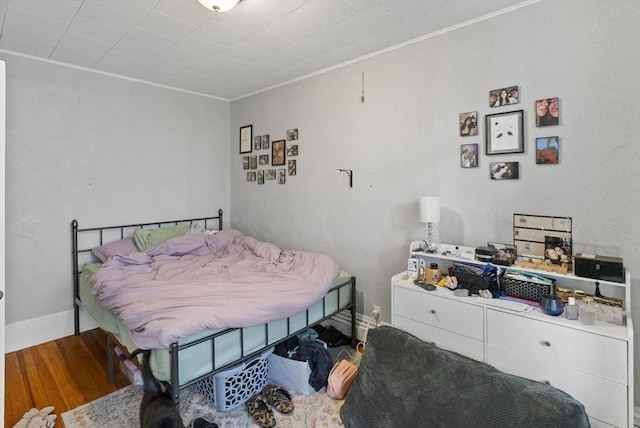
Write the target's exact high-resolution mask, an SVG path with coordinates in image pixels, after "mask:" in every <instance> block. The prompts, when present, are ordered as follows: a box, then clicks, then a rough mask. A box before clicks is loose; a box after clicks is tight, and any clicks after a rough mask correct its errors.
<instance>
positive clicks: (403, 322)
mask: <svg viewBox="0 0 640 428" xmlns="http://www.w3.org/2000/svg"><path fill="white" fill-rule="evenodd" d="M393 326H394V327H396V328H399V329H400V330H404V331H406V332H408V333H411V334H413V335H414V336H416V337H417V338H418V339H422V340H424V341H425V342H429V343H433V344H434V345H436V346H437V347H438V348H442V349H446V350H449V351H453V352H457V353H459V354H462V355H465V356H467V357H469V358H473V359H474V360H478V361H484V342H483V341H481V340H476V339H471V338H470V337H466V336H461V335H459V334H456V333H452V332H450V331H447V330H442V329H441V328H437V327H433V326H430V325H427V324H423V323H420V322H418V321H414V320H412V319H409V318H405V317H403V316H399V315H395V317H394V321H393Z"/></svg>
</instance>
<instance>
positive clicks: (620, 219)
mask: <svg viewBox="0 0 640 428" xmlns="http://www.w3.org/2000/svg"><path fill="white" fill-rule="evenodd" d="M639 52H640V3H639V2H637V1H633V0H631V1H588V2H585V1H564V0H563V1H543V2H541V3H536V4H533V5H530V6H527V7H525V8H522V9H519V10H516V11H513V12H511V13H509V14H504V15H501V16H496V17H494V18H492V19H489V20H486V21H483V22H478V23H475V24H473V25H470V26H467V27H464V28H460V29H458V30H455V31H451V32H447V33H445V34H442V35H440V36H437V37H433V38H430V39H427V40H424V41H421V42H419V43H416V44H413V45H410V46H406V47H403V48H401V49H397V50H394V51H391V52H388V53H385V54H382V55H379V56H375V57H372V58H369V59H364V60H362V61H360V62H358V63H355V64H351V65H348V66H344V67H341V68H339V69H336V70H333V71H330V72H327V73H324V74H322V75H318V76H315V77H312V78H309V79H306V80H303V81H300V82H296V83H292V84H290V85H287V86H284V87H281V88H277V89H274V90H271V91H268V92H265V93H262V94H257V95H254V96H251V97H248V98H245V99H241V100H237V101H235V102H233V103H232V108H231V118H232V120H231V134H232V137H233V136H234V134H236V135H237V130H238V128H239V127H240V126H242V125H246V124H250V123H251V124H253V126H254V133H256V134H270V136H271V140H272V141H273V140H276V139H279V138H283V137H284V132H285V130H287V129H289V128H298V129H299V133H300V139H299V141H298V144H299V149H300V154H299V156H298V158H297V160H298V168H297V169H298V175H297V176H294V177H287V178H288V182H287V184H286V185H278V184H277V183H276V182H273V181H269V182H266V183H265V184H264V185H258V184H256V183H255V182H253V183H250V182H247V181H246V175H245V173H246V171H244V170H243V169H242V156H241V155H238V154H237V147H238V141H237V136H236V137H235V138H232V142H231V153H232V157H231V174H232V181H231V206H232V210H233V212H234V216H233V219H232V226H233V227H236V228H238V229H241V230H243V231H245V232H247V233H250V234H254V235H255V236H257V237H259V238H261V239H264V240H268V241H272V242H275V243H277V244H279V245H280V246H282V247H284V248H298V249H309V250H316V251H322V252H327V253H329V254H332V255H333V256H335V259H336V260H337V261H338V262H339V263H340V264H341V266H342V267H343V268H345V269H347V270H349V271H351V272H352V273H353V274H355V275H356V276H357V277H358V288H359V290H360V291H359V301H358V304H359V305H360V307H359V311H360V312H363V313H365V314H368V313H369V312H370V311H371V309H372V305H373V304H379V305H381V306H382V315H383V316H382V318H383V319H384V320H386V321H389V320H390V316H389V315H390V285H389V280H390V277H391V276H392V275H393V274H394V273H397V272H399V271H402V270H404V269H405V268H406V258H407V255H408V244H409V242H410V241H412V240H416V239H422V238H424V237H425V235H426V232H425V228H424V226H423V225H422V224H420V223H419V222H418V208H417V201H418V198H419V197H420V196H423V195H439V196H440V197H441V201H442V222H441V223H440V224H439V225H438V226H437V228H436V231H437V235H439V237H440V238H441V241H442V242H448V243H458V244H462V245H467V246H478V245H483V244H486V242H487V241H497V242H512V240H513V235H512V225H513V217H512V216H513V214H514V213H530V214H539V215H555V216H571V217H573V225H574V250H575V251H576V252H580V251H588V252H595V253H597V254H603V255H611V256H620V257H623V258H624V261H625V264H626V266H627V268H628V269H629V270H630V271H631V273H632V287H633V291H632V298H633V302H632V306H633V309H634V315H633V318H634V321H635V323H636V326H637V328H636V331H640V324H639V323H638V315H640V308H639V307H638V291H637V289H638V285H639V282H640V281H639V278H640V223H639V221H638V219H639V214H640V166H639V165H640V163H639V162H638V159H639V158H640V149H639V145H638V143H637V140H638V135H637V131H636V128H637V126H636V125H637V121H638V117H639V116H640V102H639V99H640V98H639V97H640V85H639V82H638V76H639V75H640V54H639ZM362 72H364V73H365V97H366V100H365V103H364V104H362V103H361V102H360V94H361V74H362ZM511 85H518V86H519V87H520V98H521V102H520V104H518V105H516V106H515V107H513V110H516V109H524V110H525V138H526V144H525V146H526V151H525V153H524V154H512V155H500V156H485V155H484V138H483V133H484V129H485V127H484V124H483V123H481V126H480V133H479V134H480V135H479V136H478V137H477V138H474V137H465V138H463V137H460V136H459V134H458V125H457V123H458V115H459V113H461V112H468V111H478V112H479V114H480V117H481V118H484V115H486V114H492V113H496V112H500V111H510V110H511V109H510V108H489V107H488V106H487V105H488V92H489V90H491V89H496V88H501V87H506V86H511ZM555 96H557V97H559V98H560V109H561V116H562V122H561V125H560V126H557V127H547V128H536V127H535V122H534V119H535V117H534V102H535V100H537V99H540V98H549V97H555ZM553 135H557V136H559V137H560V142H561V153H560V164H559V165H556V166H550V165H536V164H535V158H534V153H535V149H534V144H535V138H536V137H544V136H553ZM465 143H478V144H480V146H481V147H482V149H481V153H482V156H481V157H480V166H479V168H476V169H462V168H460V161H459V153H460V145H461V144H465ZM254 154H255V153H254ZM494 161H517V162H520V169H521V172H520V174H521V178H520V179H519V180H508V181H491V180H490V179H489V172H488V168H489V163H490V162H494ZM337 168H348V169H353V171H354V187H353V188H351V189H350V188H348V181H347V177H346V176H345V175H344V174H343V173H340V172H338V171H336V169H337ZM637 336H638V334H636V355H640V352H638V345H639V344H640V340H638V337H637ZM636 361H637V359H636ZM638 374H640V370H639V369H638V364H637V363H636V379H638ZM636 383H637V381H636Z"/></svg>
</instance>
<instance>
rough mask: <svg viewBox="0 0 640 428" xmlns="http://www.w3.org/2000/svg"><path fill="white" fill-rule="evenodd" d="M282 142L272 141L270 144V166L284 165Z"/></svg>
mask: <svg viewBox="0 0 640 428" xmlns="http://www.w3.org/2000/svg"><path fill="white" fill-rule="evenodd" d="M284 144H285V141H284V140H278V141H273V142H272V143H271V165H273V166H277V165H284V164H285V162H284Z"/></svg>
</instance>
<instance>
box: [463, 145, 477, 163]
mask: <svg viewBox="0 0 640 428" xmlns="http://www.w3.org/2000/svg"><path fill="white" fill-rule="evenodd" d="M460 166H461V167H463V168H475V167H477V166H478V145H477V144H463V145H461V146H460Z"/></svg>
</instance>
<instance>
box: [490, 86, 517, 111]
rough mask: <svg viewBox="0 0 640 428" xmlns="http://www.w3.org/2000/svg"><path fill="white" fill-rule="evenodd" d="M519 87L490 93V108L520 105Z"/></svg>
mask: <svg viewBox="0 0 640 428" xmlns="http://www.w3.org/2000/svg"><path fill="white" fill-rule="evenodd" d="M519 102H520V98H519V97H518V87H517V86H509V87H507V88H500V89H494V90H492V91H489V107H502V106H507V105H510V104H518V103H519Z"/></svg>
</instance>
